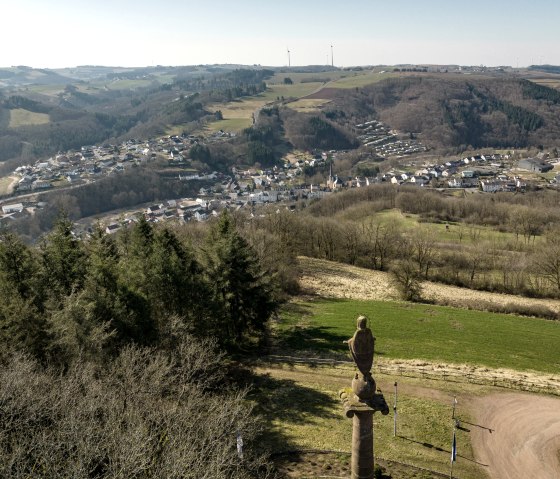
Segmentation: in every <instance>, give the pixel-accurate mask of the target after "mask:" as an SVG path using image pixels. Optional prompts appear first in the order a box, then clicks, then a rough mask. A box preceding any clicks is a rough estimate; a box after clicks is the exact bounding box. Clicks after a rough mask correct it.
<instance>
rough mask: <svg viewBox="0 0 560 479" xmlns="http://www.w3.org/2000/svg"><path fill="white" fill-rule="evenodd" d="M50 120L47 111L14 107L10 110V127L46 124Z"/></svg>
mask: <svg viewBox="0 0 560 479" xmlns="http://www.w3.org/2000/svg"><path fill="white" fill-rule="evenodd" d="M49 122H50V118H49V115H48V114H47V113H35V112H33V111H29V110H24V109H23V108H16V109H14V110H11V111H10V125H9V127H10V128H17V127H19V126H28V125H46V124H47V123H49Z"/></svg>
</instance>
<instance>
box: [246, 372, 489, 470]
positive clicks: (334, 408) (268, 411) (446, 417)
mask: <svg viewBox="0 0 560 479" xmlns="http://www.w3.org/2000/svg"><path fill="white" fill-rule="evenodd" d="M256 375H257V378H256V388H255V391H254V400H255V401H256V402H257V403H258V405H259V406H258V410H259V412H260V413H261V414H263V415H264V416H265V417H266V418H267V419H268V420H269V421H270V423H271V424H270V426H271V433H270V434H269V435H267V438H266V442H267V445H268V446H270V447H272V449H273V450H274V451H275V452H282V451H286V450H292V449H308V448H309V449H327V450H337V451H350V447H351V443H352V442H351V441H352V439H351V438H352V421H351V420H350V419H347V418H346V417H344V415H343V413H342V404H341V401H340V399H339V397H338V391H339V390H341V389H343V388H347V387H348V386H349V385H350V382H351V378H352V371H351V370H337V369H334V368H332V367H321V366H319V367H309V366H289V365H284V366H282V365H267V366H265V365H263V366H261V367H259V368H257V370H256ZM376 380H377V385H378V388H379V389H380V390H381V391H383V393H384V395H385V400H386V401H387V403H388V404H389V405H391V406H392V404H393V402H394V395H393V391H394V388H393V383H394V381H398V383H399V403H398V406H399V421H398V431H397V432H398V435H397V437H394V436H393V417H392V414H390V415H388V416H382V415H380V414H376V415H375V417H374V427H375V454H376V456H377V457H381V458H383V459H389V460H397V461H400V462H403V463H406V464H413V465H415V466H421V467H425V468H428V469H431V470H434V471H438V472H441V473H446V472H449V470H448V468H449V455H450V446H451V427H452V421H451V401H452V398H453V396H454V395H458V397H459V408H458V409H457V415H458V417H460V418H461V420H464V421H468V422H472V421H471V417H470V415H469V412H468V411H467V410H466V409H464V408H461V406H462V399H461V398H462V397H463V395H464V396H466V395H469V396H472V395H478V394H481V393H483V392H484V391H485V390H486V389H487V388H483V387H480V386H474V385H459V384H454V383H445V382H437V383H436V384H430V385H429V387H430V388H431V390H430V393H429V394H427V390H426V389H425V388H424V386H425V385H423V383H422V382H421V381H420V380H417V379H411V378H402V377H393V376H378V377H376ZM457 441H458V444H460V449H459V455H460V458H459V461H458V462H457V464H456V469H455V471H456V473H457V477H461V478H463V479H467V478H469V479H470V478H472V479H474V478H477V479H478V478H480V477H484V473H483V472H482V471H481V469H480V468H479V467H477V465H476V463H475V462H474V461H473V452H472V448H471V445H470V437H469V434H468V432H466V431H463V430H458V431H457ZM461 458H463V459H461ZM401 477H402V476H401ZM405 477H407V478H409V477H410V476H405ZM423 477H431V476H430V475H429V476H423Z"/></svg>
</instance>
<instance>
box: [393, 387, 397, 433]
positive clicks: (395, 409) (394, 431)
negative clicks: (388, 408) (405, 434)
mask: <svg viewBox="0 0 560 479" xmlns="http://www.w3.org/2000/svg"><path fill="white" fill-rule="evenodd" d="M393 417H394V425H393V436H394V437H397V381H395V405H394V406H393Z"/></svg>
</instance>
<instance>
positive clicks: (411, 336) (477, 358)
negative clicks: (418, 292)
mask: <svg viewBox="0 0 560 479" xmlns="http://www.w3.org/2000/svg"><path fill="white" fill-rule="evenodd" d="M360 314H365V315H366V316H368V317H369V318H370V319H371V321H372V326H371V327H372V330H373V331H374V334H375V335H376V336H378V337H379V340H378V342H377V344H376V354H378V355H380V356H382V357H384V358H387V359H425V360H428V361H435V362H443V363H452V364H470V365H479V366H486V367H490V368H509V369H516V370H522V371H527V370H534V371H541V372H546V373H556V372H558V370H559V369H560V349H559V348H558V344H559V342H560V323H559V322H556V321H547V320H540V319H532V318H523V317H518V316H513V315H505V314H495V313H488V312H481V311H469V310H464V309H456V308H450V307H443V306H433V305H424V304H412V303H400V302H385V301H356V300H333V299H331V300H327V299H321V300H317V301H297V302H294V303H291V304H290V305H288V306H287V307H285V308H284V310H283V312H282V315H281V317H282V321H281V322H280V323H279V324H278V325H277V332H278V337H279V341H280V345H281V346H280V348H281V349H282V348H284V349H289V350H297V351H304V350H306V351H309V350H311V351H315V352H318V353H322V354H327V355H329V354H342V353H344V352H345V350H346V346H345V345H344V344H343V343H342V342H343V340H346V339H348V338H350V337H351V336H352V334H353V332H354V330H355V320H356V318H357V317H358V316H359V315H360Z"/></svg>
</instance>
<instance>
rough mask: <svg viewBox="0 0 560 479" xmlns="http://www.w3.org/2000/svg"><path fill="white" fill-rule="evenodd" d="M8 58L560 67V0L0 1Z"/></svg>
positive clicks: (0, 61)
mask: <svg viewBox="0 0 560 479" xmlns="http://www.w3.org/2000/svg"><path fill="white" fill-rule="evenodd" d="M0 12H2V27H1V28H0V45H1V46H0V66H4V67H6V66H11V65H28V66H33V67H51V68H54V67H70V66H76V65H85V64H88V65H92V64H94V65H110V66H148V65H157V64H160V65H192V64H199V63H242V64H262V65H287V63H288V58H287V52H286V49H287V48H289V49H290V51H291V63H292V65H308V64H325V63H327V56H328V62H329V63H330V62H331V58H330V45H331V44H333V45H334V63H335V65H337V66H350V65H375V64H391V65H392V64H399V63H414V64H418V63H436V64H447V63H456V64H461V65H482V64H483V65H488V66H491V65H512V66H516V65H519V66H525V65H529V64H532V63H549V64H556V65H558V64H560V49H559V48H558V46H559V44H560V41H559V40H560V28H559V26H558V19H559V18H560V2H559V1H558V0H533V1H528V0H484V1H483V0H467V1H461V2H457V1H454V0H417V1H411V0H383V1H381V0H350V1H346V2H345V1H343V0H342V1H341V0H336V1H334V0H322V1H318V0H297V1H296V0H274V1H269V0H230V1H225V0H199V1H191V0H158V1H156V0H0Z"/></svg>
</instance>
